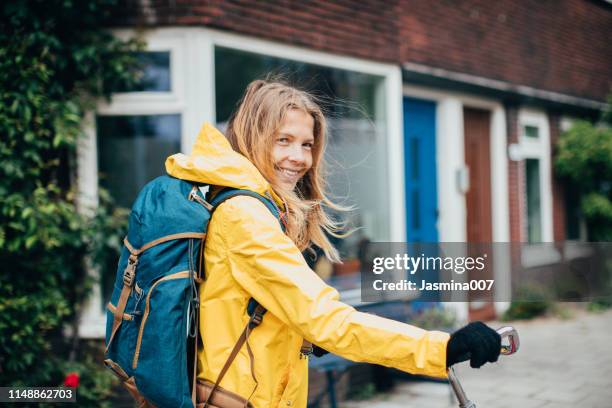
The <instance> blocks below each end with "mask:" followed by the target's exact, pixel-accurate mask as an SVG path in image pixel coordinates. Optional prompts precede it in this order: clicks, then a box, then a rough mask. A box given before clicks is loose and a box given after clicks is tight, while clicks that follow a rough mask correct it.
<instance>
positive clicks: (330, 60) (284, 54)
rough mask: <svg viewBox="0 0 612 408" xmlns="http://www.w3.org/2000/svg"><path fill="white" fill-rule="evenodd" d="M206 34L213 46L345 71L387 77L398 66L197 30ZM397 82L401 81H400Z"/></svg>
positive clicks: (207, 30)
mask: <svg viewBox="0 0 612 408" xmlns="http://www.w3.org/2000/svg"><path fill="white" fill-rule="evenodd" d="M200 30H202V31H203V32H205V33H207V34H208V35H210V38H211V39H212V42H213V44H214V45H217V46H221V47H227V48H234V49H237V50H242V51H248V52H252V53H256V54H262V55H267V56H271V57H278V58H283V59H290V60H295V61H302V62H305V63H308V64H314V65H322V66H326V67H333V68H338V69H345V70H347V71H354V72H361V73H364V74H370V75H378V76H382V77H387V76H391V75H393V73H394V72H399V74H398V75H400V78H401V71H400V68H399V67H398V66H396V65H392V64H384V63H380V62H373V61H369V60H365V59H360V58H354V57H346V56H341V55H334V54H330V53H327V52H322V51H314V50H311V49H308V48H302V47H296V46H293V45H286V44H282V43H278V42H273V41H268V40H261V39H258V38H253V37H245V36H242V35H238V34H230V33H226V32H221V31H216V30H210V29H200ZM400 85H401V83H400Z"/></svg>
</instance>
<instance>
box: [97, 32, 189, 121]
mask: <svg viewBox="0 0 612 408" xmlns="http://www.w3.org/2000/svg"><path fill="white" fill-rule="evenodd" d="M184 49H185V34H184V33H178V32H173V33H169V34H164V35H159V34H158V33H157V32H156V31H153V32H151V33H148V35H147V49H146V51H169V52H170V92H128V93H115V94H113V96H112V99H111V101H110V103H106V102H105V101H101V102H100V103H99V104H98V107H97V112H98V113H101V114H103V115H122V114H125V113H124V111H129V112H130V113H129V114H155V113H160V112H168V110H169V109H170V110H172V111H175V112H178V111H182V110H183V108H184V105H183V103H184V102H183V101H184V92H185V84H184V78H185V71H186V67H187V64H185V55H184ZM135 106H137V108H136V109H135ZM169 106H171V107H170V108H169ZM134 112H136V113H134Z"/></svg>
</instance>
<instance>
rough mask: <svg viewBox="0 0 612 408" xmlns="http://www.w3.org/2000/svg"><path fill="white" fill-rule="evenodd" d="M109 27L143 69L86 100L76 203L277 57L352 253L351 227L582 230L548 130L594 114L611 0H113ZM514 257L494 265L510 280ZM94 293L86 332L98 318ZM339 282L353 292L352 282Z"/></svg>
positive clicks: (203, 116) (442, 232)
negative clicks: (347, 210)
mask: <svg viewBox="0 0 612 408" xmlns="http://www.w3.org/2000/svg"><path fill="white" fill-rule="evenodd" d="M117 27H120V28H119V29H117V30H116V32H117V35H119V36H126V37H128V36H132V35H134V34H136V33H141V34H142V35H143V36H144V38H145V39H146V41H147V51H146V52H145V53H143V54H142V55H140V58H142V60H143V61H144V62H145V63H146V65H147V67H148V68H147V71H146V72H147V74H146V79H147V81H145V83H144V84H143V87H142V88H140V89H135V90H133V91H132V92H121V93H117V94H116V95H115V96H114V97H113V99H112V102H111V103H108V104H107V103H102V104H100V106H99V108H98V110H97V112H96V113H95V115H92V116H91V117H90V126H89V127H88V135H89V137H88V140H86V141H84V143H83V145H82V146H81V148H80V161H79V188H80V191H81V192H82V193H83V197H84V198H83V199H84V200H85V201H86V202H91V203H95V202H96V200H97V188H98V186H99V185H103V186H105V187H107V188H109V189H110V191H111V193H112V194H113V195H114V196H115V197H116V198H117V199H118V200H119V203H121V204H124V205H126V206H129V205H130V203H131V200H132V199H133V198H134V197H135V194H136V192H137V191H138V190H139V189H140V187H141V186H142V185H143V184H144V183H145V182H146V181H147V180H149V179H151V178H153V177H154V176H156V175H158V174H161V173H162V172H163V162H164V159H165V157H166V156H168V155H169V154H171V153H174V152H177V151H179V150H183V151H188V150H189V149H190V146H191V145H192V143H193V141H194V139H195V137H196V135H197V133H198V130H199V128H200V126H201V125H202V123H203V122H204V121H210V122H212V123H215V124H217V125H219V126H220V127H221V128H223V126H224V124H225V123H226V121H227V119H228V116H229V114H230V112H231V110H232V109H233V107H234V106H235V103H236V101H237V99H238V98H239V96H240V94H241V93H242V91H243V90H244V88H245V86H246V84H247V83H248V82H250V81H251V80H252V79H254V78H257V77H259V76H261V75H263V74H265V73H266V72H270V71H274V72H284V73H285V74H287V75H289V76H290V77H291V78H295V79H297V80H298V82H299V83H301V84H303V85H304V86H305V87H306V88H307V89H311V90H314V91H315V93H317V94H319V95H321V96H323V97H324V99H323V104H324V106H325V108H326V110H327V112H328V114H329V115H328V116H329V117H330V130H331V140H330V155H329V157H330V159H331V163H332V170H333V172H332V175H331V178H330V187H331V190H332V191H333V192H334V193H335V195H336V196H337V197H340V198H344V199H346V200H345V202H348V203H354V204H356V205H357V206H358V208H359V209H358V211H357V212H355V213H354V214H353V216H352V217H353V218H352V222H353V224H354V225H357V226H362V227H363V230H362V231H363V234H364V235H358V236H357V237H355V238H354V239H352V240H348V241H347V242H345V243H343V244H342V247H341V249H342V253H343V254H344V255H345V257H347V258H348V259H351V258H355V257H356V254H357V248H358V239H359V238H363V237H364V236H365V237H367V238H368V239H370V240H371V241H410V242H527V243H537V242H564V241H567V240H584V239H585V233H584V228H583V227H581V225H580V220H578V219H577V218H576V217H575V216H574V215H573V212H572V211H570V210H571V206H572V205H575V204H573V203H571V200H569V201H568V200H567V198H566V195H567V192H566V191H564V186H563V185H562V184H561V183H560V182H559V181H558V180H556V179H555V177H554V176H553V174H552V168H551V162H552V155H553V150H554V144H555V141H556V140H557V138H558V137H559V134H560V132H561V131H562V130H563V129H564V128H565V127H567V126H568V125H569V124H570V123H571V121H572V120H573V119H574V118H595V117H597V116H598V114H599V112H600V111H601V110H602V109H603V108H604V107H605V100H606V96H607V95H608V94H609V93H610V92H611V91H612V41H609V40H608V41H607V40H606V38H608V39H609V38H610V36H611V34H612V5H611V4H610V2H608V1H603V0H602V1H598V0H559V1H555V2H551V1H548V2H527V1H522V2H517V1H510V0H502V1H497V2H486V1H479V0H464V1H459V2H430V1H423V0H421V1H419V0H394V1H375V0H363V1H349V0H343V1H322V0H321V1H290V0H283V1H280V0H279V1H270V2H249V1H237V0H234V1H230V0H209V1H198V0H191V1H171V2H170V1H151V2H141V1H127V0H126V1H125V13H124V14H122V15H121V16H117ZM325 96H335V97H337V98H338V99H335V100H333V99H332V100H330V99H329V98H327V99H326V98H325ZM98 174H101V176H98ZM570 196H571V195H570ZM568 206H569V207H570V209H568ZM556 256H557V254H554V253H552V254H549V253H547V254H544V256H543V254H541V253H536V254H535V255H533V254H532V256H531V258H532V260H531V261H529V260H528V261H527V262H532V263H534V265H536V264H537V263H538V262H539V261H541V260H542V259H544V261H542V262H546V260H547V259H549V258H550V259H553V260H554V259H556ZM521 259H523V260H524V259H525V257H524V256H523V257H522V258H521ZM347 264H348V265H350V262H347ZM511 267H512V266H511V265H507V266H506V267H502V268H500V271H502V272H500V273H501V274H502V275H500V276H496V278H499V279H506V280H507V279H510V278H511V277H510V270H511ZM349 269H350V267H349ZM349 272H350V271H349ZM335 273H336V274H342V273H344V271H343V270H342V267H340V268H339V269H338V268H337V269H336V270H335ZM104 279H106V278H104ZM104 279H103V281H104ZM110 279H111V280H112V279H113V278H112V277H110ZM105 290H106V291H108V290H109V288H108V286H107V287H106V289H105ZM102 292H103V291H101V289H98V290H97V291H96V294H95V296H94V299H93V300H92V303H91V305H90V307H89V309H88V312H87V313H86V315H85V318H84V322H85V321H86V322H88V323H84V324H83V325H82V327H81V333H82V335H83V336H85V337H96V336H101V335H102V333H103V330H104V325H103V321H104V315H103V313H102V303H103V302H102V299H104V298H106V297H108V293H109V292H104V293H102ZM343 294H344V295H345V296H346V297H347V298H351V299H354V298H355V296H356V294H355V292H354V291H353V292H351V290H350V286H349V287H348V288H347V290H345V291H344V292H343ZM357 296H358V295H357ZM477 303H478V302H463V303H461V304H459V305H456V307H457V311H458V313H459V316H460V317H462V318H467V317H471V318H474V317H491V316H493V315H494V314H495V312H497V313H499V312H500V311H502V310H503V309H504V307H506V305H505V304H504V303H496V304H493V303H491V302H486V304H484V305H482V304H480V305H476V304H477Z"/></svg>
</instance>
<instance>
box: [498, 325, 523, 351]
mask: <svg viewBox="0 0 612 408" xmlns="http://www.w3.org/2000/svg"><path fill="white" fill-rule="evenodd" d="M497 333H498V334H499V335H500V336H501V340H502V345H501V350H500V353H501V354H502V355H504V356H509V355H511V354H514V353H516V352H517V351H518V349H519V346H520V341H519V335H518V332H517V331H516V329H515V328H514V327H512V326H504V327H501V328H499V329H497ZM506 339H507V340H508V344H504V340H506Z"/></svg>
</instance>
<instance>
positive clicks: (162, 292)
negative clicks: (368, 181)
mask: <svg viewBox="0 0 612 408" xmlns="http://www.w3.org/2000/svg"><path fill="white" fill-rule="evenodd" d="M199 187H202V185H195V184H193V183H190V182H187V181H184V180H179V179H176V178H173V177H170V176H161V177H158V178H156V179H155V180H153V181H151V182H149V183H148V184H147V185H146V186H145V187H144V188H143V189H142V191H141V192H140V194H139V195H138V197H137V199H136V201H135V203H134V205H133V207H132V212H131V214H130V217H129V224H128V235H127V237H126V238H125V240H124V246H123V248H122V252H121V258H120V259H119V265H118V269H117V277H116V280H115V285H114V289H113V294H112V296H111V300H110V302H109V303H108V305H107V323H106V351H105V360H104V363H105V365H106V366H107V367H108V368H110V369H111V370H112V371H113V373H114V374H115V375H117V376H118V377H119V378H120V379H121V381H122V382H123V384H124V385H125V386H126V388H127V389H128V390H129V391H130V393H131V394H132V396H133V397H134V398H135V399H136V400H137V402H138V406H147V405H149V404H150V405H154V406H156V407H159V408H162V407H173V408H174V407H177V408H178V407H194V405H195V386H194V383H195V373H196V364H195V362H196V361H197V358H196V356H195V346H196V345H197V343H198V339H197V336H198V311H199V298H198V290H197V282H199V280H200V277H201V276H203V275H202V271H203V268H204V260H203V256H204V240H205V237H206V232H207V229H208V223H209V221H210V219H211V216H212V214H213V212H214V210H215V208H216V207H217V206H218V205H220V204H221V203H223V202H224V201H225V200H227V199H229V198H231V197H235V196H237V195H248V196H252V197H255V198H257V199H259V200H260V201H261V202H262V203H264V204H265V205H266V207H267V208H268V209H269V210H270V211H271V212H272V213H273V214H274V215H275V216H276V217H277V218H279V220H280V212H279V209H278V207H277V206H276V205H275V204H274V202H273V201H272V200H271V199H269V198H266V197H263V196H261V195H259V194H257V193H254V192H252V191H247V190H238V189H230V188H226V189H223V190H221V191H220V192H219V193H218V194H217V195H216V196H215V197H214V199H213V200H212V201H211V202H210V203H209V202H207V201H206V200H205V198H204V195H203V194H202V192H201V190H200V188H199ZM251 307H252V304H249V309H251ZM236 347H239V345H238V344H237V346H236Z"/></svg>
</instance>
